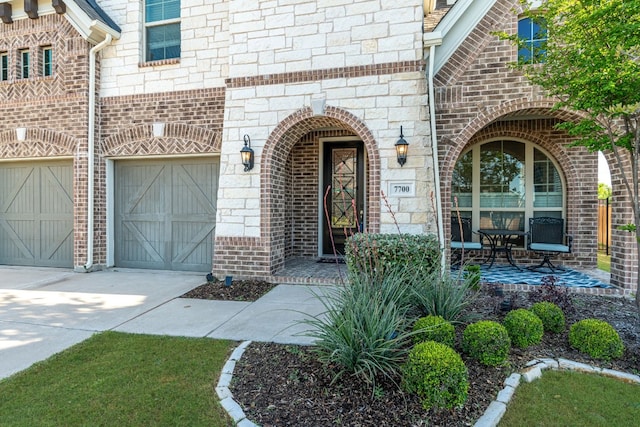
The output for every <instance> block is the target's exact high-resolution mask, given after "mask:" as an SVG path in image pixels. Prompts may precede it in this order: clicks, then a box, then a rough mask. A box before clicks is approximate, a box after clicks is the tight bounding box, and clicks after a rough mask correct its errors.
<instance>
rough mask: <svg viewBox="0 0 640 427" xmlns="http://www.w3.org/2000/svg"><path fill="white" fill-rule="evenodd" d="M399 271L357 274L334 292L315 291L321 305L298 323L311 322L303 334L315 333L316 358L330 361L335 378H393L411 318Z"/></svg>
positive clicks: (409, 335) (406, 344)
mask: <svg viewBox="0 0 640 427" xmlns="http://www.w3.org/2000/svg"><path fill="white" fill-rule="evenodd" d="M402 277H403V270H402V269H397V270H395V271H390V272H389V274H387V275H386V276H384V277H382V278H381V279H380V280H379V281H369V280H365V276H357V275H356V276H354V277H353V278H352V280H351V282H350V283H349V284H346V285H345V286H342V287H340V288H338V289H337V290H335V291H334V292H329V293H326V294H322V295H321V294H316V297H317V298H318V299H319V300H320V301H321V302H322V304H323V306H324V308H325V311H324V312H323V313H321V314H319V315H317V316H315V317H309V318H307V319H305V320H303V321H302V323H303V324H305V325H307V326H309V327H310V330H309V332H307V333H306V335H308V336H310V337H313V338H315V339H316V343H315V347H314V348H315V351H316V354H317V355H318V359H319V360H320V361H321V362H322V363H324V364H325V365H331V366H332V367H334V369H335V371H334V372H335V376H334V381H335V380H337V379H339V378H340V377H341V376H342V375H344V374H349V375H353V376H355V377H357V378H359V379H361V380H363V381H365V382H367V383H369V384H371V385H372V387H375V384H376V381H377V379H378V378H379V377H381V376H386V377H388V378H391V379H394V378H397V375H398V374H399V373H400V370H401V367H402V364H403V363H404V362H405V360H406V356H407V353H408V351H409V350H408V348H409V346H410V343H411V338H412V332H411V326H412V324H413V322H414V318H412V317H411V316H410V309H411V308H412V306H411V305H409V303H408V301H409V300H410V298H408V297H407V295H408V294H410V290H409V288H407V286H405V285H404V284H403V281H402Z"/></svg>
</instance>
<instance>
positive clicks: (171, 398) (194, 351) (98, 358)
mask: <svg viewBox="0 0 640 427" xmlns="http://www.w3.org/2000/svg"><path fill="white" fill-rule="evenodd" d="M232 349H233V343H232V342H228V341H219V340H212V339H207V338H199V339H192V338H174V337H159V336H150V335H131V334H122V333H115V332H106V333H101V334H97V335H94V336H93V337H92V338H90V339H89V340H87V341H84V342H82V343H80V344H78V345H76V346H74V347H72V348H70V349H68V350H66V351H64V352H62V353H59V354H57V355H55V356H53V357H52V358H50V359H48V360H46V361H44V362H41V363H37V364H35V365H34V366H32V367H31V368H29V369H27V370H25V371H22V372H20V373H18V374H16V375H13V376H12V377H9V378H7V379H5V380H2V381H0V396H1V398H0V414H1V415H0V426H30V427H31V426H107V425H108V426H116V425H117V426H230V425H233V423H232V422H231V420H230V419H229V418H228V417H227V415H226V412H225V411H224V410H223V409H222V407H221V406H220V405H219V403H218V396H217V394H216V393H215V386H216V384H217V382H218V376H219V373H220V371H221V369H222V366H223V365H224V363H225V362H226V359H227V358H228V356H229V354H230V351H231V350H232Z"/></svg>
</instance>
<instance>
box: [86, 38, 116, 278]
mask: <svg viewBox="0 0 640 427" xmlns="http://www.w3.org/2000/svg"><path fill="white" fill-rule="evenodd" d="M112 39H113V38H112V36H111V34H109V33H107V34H106V37H105V39H104V40H103V41H101V42H100V43H98V44H97V45H95V46H94V47H92V48H91V50H90V51H89V130H88V135H87V162H88V167H87V181H88V182H87V263H86V264H85V265H84V270H85V271H87V272H88V271H91V268H92V267H93V237H94V236H93V223H94V213H93V208H94V201H93V192H94V182H93V180H94V173H95V172H94V169H95V166H94V153H95V130H96V56H97V55H98V52H99V51H101V50H102V49H104V48H105V47H106V46H107V45H108V44H109V43H111V40H112Z"/></svg>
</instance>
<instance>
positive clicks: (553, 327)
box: [531, 301, 565, 332]
mask: <svg viewBox="0 0 640 427" xmlns="http://www.w3.org/2000/svg"><path fill="white" fill-rule="evenodd" d="M531 312H532V313H533V314H535V315H536V316H538V317H539V318H540V320H542V326H543V327H544V330H545V331H547V332H562V331H564V326H565V319H564V313H563V312H562V309H561V308H560V307H558V306H557V305H555V304H554V303H552V302H546V301H542V302H537V303H535V304H533V306H532V307H531Z"/></svg>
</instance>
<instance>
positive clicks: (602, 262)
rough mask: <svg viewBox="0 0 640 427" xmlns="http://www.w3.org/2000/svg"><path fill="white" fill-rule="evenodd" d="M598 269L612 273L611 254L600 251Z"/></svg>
mask: <svg viewBox="0 0 640 427" xmlns="http://www.w3.org/2000/svg"><path fill="white" fill-rule="evenodd" d="M598 269H600V270H603V271H606V272H607V273H611V255H606V254H605V253H604V252H602V251H598Z"/></svg>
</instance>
